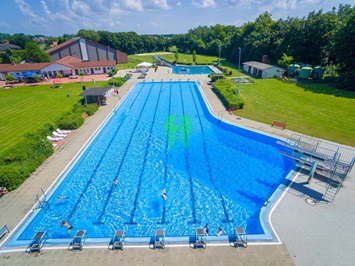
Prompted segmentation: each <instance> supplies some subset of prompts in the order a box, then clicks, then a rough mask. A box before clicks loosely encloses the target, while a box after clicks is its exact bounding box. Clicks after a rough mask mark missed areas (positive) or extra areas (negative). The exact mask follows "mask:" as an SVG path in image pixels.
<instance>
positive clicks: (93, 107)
mask: <svg viewBox="0 0 355 266" xmlns="http://www.w3.org/2000/svg"><path fill="white" fill-rule="evenodd" d="M98 109H99V106H98V105H97V104H88V106H86V107H84V109H83V111H84V113H86V114H88V115H89V116H92V115H94V114H95V113H96V111H97V110H98Z"/></svg>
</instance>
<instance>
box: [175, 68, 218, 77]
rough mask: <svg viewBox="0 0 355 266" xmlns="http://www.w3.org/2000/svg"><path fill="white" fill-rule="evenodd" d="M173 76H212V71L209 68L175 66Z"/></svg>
mask: <svg viewBox="0 0 355 266" xmlns="http://www.w3.org/2000/svg"><path fill="white" fill-rule="evenodd" d="M172 68H173V74H181V75H200V74H206V75H208V74H211V73H213V71H212V69H211V68H210V67H209V66H173V67H172Z"/></svg>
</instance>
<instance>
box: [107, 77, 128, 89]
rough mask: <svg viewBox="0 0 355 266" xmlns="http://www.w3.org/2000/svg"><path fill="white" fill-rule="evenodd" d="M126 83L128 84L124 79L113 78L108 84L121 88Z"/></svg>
mask: <svg viewBox="0 0 355 266" xmlns="http://www.w3.org/2000/svg"><path fill="white" fill-rule="evenodd" d="M125 82H126V79H125V78H124V77H117V78H111V79H110V80H109V81H108V84H109V85H113V86H115V87H121V86H122V85H123V84H124V83H125Z"/></svg>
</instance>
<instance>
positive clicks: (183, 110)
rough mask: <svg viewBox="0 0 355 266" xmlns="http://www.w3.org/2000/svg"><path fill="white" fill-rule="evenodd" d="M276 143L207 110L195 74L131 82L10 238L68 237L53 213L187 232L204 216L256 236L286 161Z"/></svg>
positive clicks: (85, 222) (143, 230) (95, 231)
mask: <svg viewBox="0 0 355 266" xmlns="http://www.w3.org/2000/svg"><path fill="white" fill-rule="evenodd" d="M280 149H281V147H279V146H278V145H277V144H276V139H274V138H272V137H269V136H265V135H261V134H259V133H256V132H252V131H248V130H246V129H243V128H239V127H234V126H232V125H230V124H226V123H224V122H221V121H219V120H218V119H216V118H215V117H214V116H212V115H211V114H210V112H209V110H208V108H207V106H206V104H205V102H204V100H203V97H202V95H201V92H200V90H199V88H198V86H197V84H196V83H195V82H142V83H137V84H136V85H135V86H134V88H133V89H132V90H131V92H130V93H129V95H128V96H127V97H126V98H125V99H124V100H123V101H122V103H121V104H120V105H119V106H118V107H117V108H116V109H115V111H114V112H113V114H112V115H111V117H110V118H109V119H108V121H107V122H106V123H105V124H104V126H103V127H102V129H101V130H100V131H98V133H97V134H96V135H95V136H94V138H93V139H92V140H91V141H90V143H89V145H88V147H87V148H86V149H84V150H83V152H82V154H81V156H80V157H79V158H77V159H76V160H75V161H74V163H73V164H72V165H71V166H70V167H69V168H68V170H67V171H65V173H64V174H63V176H62V177H60V178H59V179H58V182H57V183H56V184H55V185H54V187H53V189H52V191H51V192H49V193H48V195H47V204H46V206H45V207H43V208H42V209H39V210H37V211H35V212H34V213H33V214H32V215H31V216H30V217H29V218H28V219H27V220H26V222H25V224H24V225H22V227H21V228H20V229H19V230H18V232H17V233H16V234H15V235H14V240H13V241H12V242H11V245H15V244H16V241H20V242H21V241H23V240H29V239H31V238H32V236H33V235H34V234H35V232H37V231H42V230H45V231H46V232H47V234H48V237H49V238H50V239H54V240H55V239H60V240H63V239H71V238H72V235H68V234H67V230H66V229H65V228H63V227H60V226H58V223H59V222H60V221H61V220H66V221H68V222H69V223H70V224H71V225H73V226H74V229H73V230H72V234H73V233H75V231H76V230H77V229H81V230H86V231H87V234H88V236H89V237H90V238H110V237H112V234H113V232H114V231H115V230H118V229H121V230H122V229H123V230H125V231H126V235H127V236H130V237H138V236H139V237H142V236H143V237H145V236H153V235H154V233H155V230H156V229H158V228H164V229H165V230H166V235H167V236H189V235H193V234H194V232H195V229H196V228H198V227H201V226H202V227H204V225H205V224H206V223H209V224H210V231H211V232H214V231H217V228H218V227H219V226H222V227H223V229H224V233H225V234H233V230H234V228H236V227H244V228H246V231H247V233H248V234H263V233H264V231H263V228H262V226H261V224H260V220H259V215H260V209H261V208H262V207H263V205H264V202H265V201H266V200H268V199H269V197H270V196H271V195H272V193H273V192H274V191H275V189H276V188H277V187H278V186H279V184H280V183H281V182H282V181H283V180H284V178H285V176H286V175H287V174H288V172H289V171H290V169H291V168H292V166H293V162H292V160H289V159H287V158H285V157H283V156H281V155H280V153H279V152H280ZM114 179H118V184H117V185H115V184H114V182H113V181H114ZM164 188H166V195H167V200H166V201H164V200H163V199H162V197H161V195H160V193H161V191H162V190H163V189H164ZM60 195H62V196H66V198H63V199H58V196H60Z"/></svg>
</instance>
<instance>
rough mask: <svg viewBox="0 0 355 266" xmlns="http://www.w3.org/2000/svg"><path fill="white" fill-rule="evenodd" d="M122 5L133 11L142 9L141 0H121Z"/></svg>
mask: <svg viewBox="0 0 355 266" xmlns="http://www.w3.org/2000/svg"><path fill="white" fill-rule="evenodd" d="M122 5H123V6H124V7H125V8H127V9H129V10H133V11H143V10H144V9H143V6H142V1H141V0H123V1H122Z"/></svg>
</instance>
